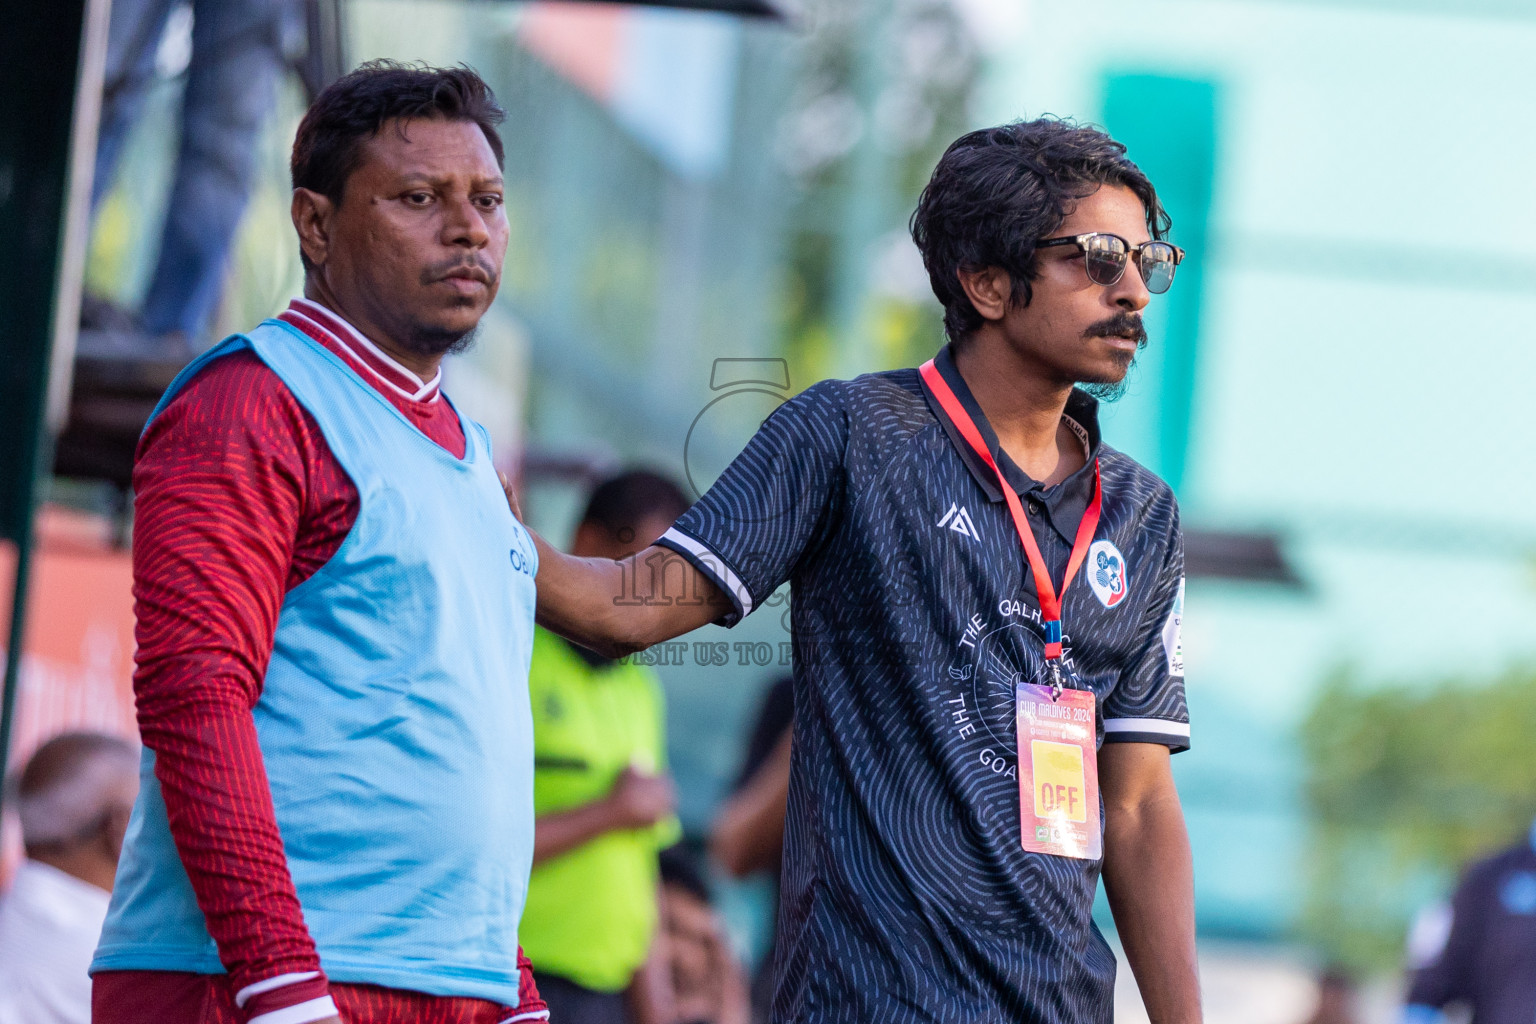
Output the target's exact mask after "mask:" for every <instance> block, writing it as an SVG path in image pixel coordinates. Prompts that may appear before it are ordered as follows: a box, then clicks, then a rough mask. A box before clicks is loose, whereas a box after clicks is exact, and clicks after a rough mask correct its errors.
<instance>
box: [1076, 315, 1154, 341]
mask: <svg viewBox="0 0 1536 1024" xmlns="http://www.w3.org/2000/svg"><path fill="white" fill-rule="evenodd" d="M1083 337H1085V338H1128V339H1130V340H1131V341H1134V342H1136V344H1138V345H1145V344H1146V343H1147V328H1146V325H1145V324H1143V323H1142V322H1141V316H1140V314H1137V313H1116V314H1115V315H1114V316H1112V317H1110V318H1109V319H1108V320H1100V321H1099V322H1098V323H1096V324H1092V325H1090V326H1089V328H1088V329H1087V330H1085V331H1084V332H1083Z"/></svg>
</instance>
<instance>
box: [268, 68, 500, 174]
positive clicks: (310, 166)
mask: <svg viewBox="0 0 1536 1024" xmlns="http://www.w3.org/2000/svg"><path fill="white" fill-rule="evenodd" d="M506 116H507V115H506V112H505V111H504V110H502V109H501V106H500V105H499V104H498V103H497V102H496V95H495V94H494V93H492V92H491V87H490V86H488V85H486V84H485V80H484V79H483V78H481V77H480V76H479V75H478V74H476V73H475V72H474V70H473V69H471V68H468V67H462V66H461V67H456V68H435V67H432V66H431V65H428V64H404V63H401V62H400V61H393V60H372V61H369V62H368V63H366V64H361V65H359V66H358V67H357V68H356V70H353V71H350V72H348V73H347V74H345V75H343V76H342V77H341V78H338V79H337V80H336V81H334V82H332V83H331V84H330V85H328V86H326V88H325V90H324V91H323V92H322V93H320V95H319V96H317V97H315V102H314V103H312V104H310V107H309V110H308V111H306V112H305V114H304V120H302V121H300V122H299V130H298V132H297V133H296V134H295V135H294V138H293V157H292V160H291V161H290V164H289V170H290V172H291V173H292V175H293V187H294V188H307V189H309V190H310V191H312V192H318V193H320V194H321V195H323V196H325V197H327V198H329V199H331V200H332V201H333V202H340V201H341V197H342V192H343V191H344V190H345V189H346V184H347V179H348V178H349V177H351V176H352V172H353V171H355V170H357V165H358V163H359V161H360V160H361V159H362V147H363V142H364V141H365V140H367V139H371V138H373V137H374V136H375V135H377V134H379V132H380V131H382V130H383V128H384V125H385V124H386V123H387V122H389V121H404V120H409V119H411V118H418V117H424V118H440V119H443V120H447V121H473V122H474V123H475V124H476V125H479V127H480V130H481V131H482V132H484V133H485V141H486V142H488V143H490V146H491V152H492V153H494V154H495V155H496V166H497V167H504V166H505V160H506V152H505V150H504V149H503V148H502V144H501V136H500V135H499V134H498V133H497V131H496V126H497V125H499V124H501V122H502V121H504V120H506Z"/></svg>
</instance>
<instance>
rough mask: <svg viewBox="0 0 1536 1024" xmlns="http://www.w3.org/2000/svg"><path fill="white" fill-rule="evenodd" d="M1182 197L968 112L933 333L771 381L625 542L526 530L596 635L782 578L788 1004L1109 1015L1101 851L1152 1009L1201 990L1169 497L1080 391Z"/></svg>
mask: <svg viewBox="0 0 1536 1024" xmlns="http://www.w3.org/2000/svg"><path fill="white" fill-rule="evenodd" d="M1166 227H1167V218H1166V216H1165V215H1164V214H1163V212H1162V209H1161V207H1160V206H1159V204H1158V201H1157V196H1156V193H1155V192H1154V190H1153V188H1152V185H1151V183H1150V182H1149V181H1148V180H1147V179H1146V177H1145V176H1144V175H1143V174H1142V173H1141V171H1140V170H1138V169H1137V168H1136V166H1135V165H1134V164H1132V163H1131V162H1130V161H1129V160H1127V159H1126V157H1125V150H1124V147H1122V146H1121V145H1119V144H1118V143H1116V142H1114V141H1113V140H1112V139H1110V138H1109V137H1108V136H1106V135H1104V134H1102V133H1101V132H1098V131H1095V130H1092V129H1087V128H1079V127H1076V126H1074V125H1072V124H1069V123H1064V122H1059V121H1054V120H1040V121H1032V122H1027V123H1020V124H1012V125H1006V126H1003V127H999V128H993V129H989V130H986V131H980V132H974V133H972V134H970V135H967V136H965V137H964V138H962V139H960V140H959V141H958V142H956V143H955V144H954V145H953V146H951V147H950V149H949V151H948V152H947V153H946V154H945V155H944V157H943V159H942V160H941V161H940V163H939V166H938V168H937V169H936V170H935V171H934V174H933V178H932V180H931V181H930V182H929V184H928V187H927V188H926V189H925V191H924V193H923V197H922V199H921V200H920V202H919V205H918V209H917V212H916V213H915V214H914V216H913V219H912V229H913V237H914V238H915V239H916V241H917V244H918V247H919V248H920V249H921V250H922V253H923V258H924V261H925V263H926V265H927V268H928V271H929V275H930V278H931V280H932V284H933V288H934V291H935V293H936V294H937V295H938V297H939V300H940V301H941V302H942V303H943V304H944V307H945V327H946V331H947V333H948V335H949V339H950V343H949V345H948V346H947V347H946V348H944V349H943V350H942V351H941V352H940V353H939V354H938V355H937V356H936V357H935V358H934V359H933V360H932V361H931V362H930V363H928V364H925V365H924V366H923V367H922V368H921V369H919V370H911V369H908V370H897V371H892V372H888V373H877V374H870V375H867V376H864V377H860V378H858V379H856V380H852V381H823V382H822V383H820V384H817V385H815V386H813V387H811V388H809V389H807V390H806V391H805V392H804V393H802V394H801V395H799V396H797V397H796V398H794V399H792V400H791V401H789V402H787V403H786V404H785V405H784V406H783V407H782V408H780V409H779V410H778V411H777V412H776V413H775V414H774V415H773V416H771V417H770V418H769V419H768V421H767V422H766V423H764V424H763V427H762V429H761V430H760V431H759V432H758V434H757V435H756V436H755V437H754V438H753V439H752V441H751V442H750V443H749V444H748V446H747V448H746V449H745V450H744V451H743V452H742V454H741V455H740V456H739V457H738V458H737V459H736V461H735V462H734V463H733V464H732V465H731V466H730V467H729V468H728V469H727V470H726V472H725V473H724V474H723V475H722V476H721V477H720V479H719V481H718V482H717V483H716V484H715V486H714V487H712V488H711V489H710V491H709V493H707V494H706V495H704V497H703V498H702V499H701V500H700V501H699V503H698V504H697V505H695V506H694V507H693V508H692V509H691V510H690V511H689V512H688V513H686V514H685V515H684V516H683V517H682V518H681V519H680V520H679V521H678V522H677V524H676V526H675V527H674V528H673V529H672V530H671V531H669V532H668V533H667V534H666V535H665V536H664V537H663V538H662V540H661V541H659V542H658V547H656V548H654V549H649V550H647V551H644V552H641V553H640V554H639V555H638V556H636V558H635V560H634V562H633V563H632V564H629V565H624V564H619V563H614V562H599V561H595V560H587V561H583V560H578V559H572V558H569V557H566V556H562V555H561V554H559V553H558V552H556V551H554V550H553V549H551V548H549V547H548V546H547V545H542V544H541V546H540V563H539V565H540V568H539V575H538V581H537V582H538V591H539V598H538V599H539V608H538V613H539V618H540V620H541V621H542V622H544V623H546V624H548V625H549V626H551V627H552V628H554V629H555V630H557V631H559V632H561V633H564V634H565V635H567V636H569V637H570V638H572V639H573V640H575V641H577V642H578V643H582V644H585V645H588V646H591V647H594V648H596V649H599V650H603V651H607V652H611V653H620V652H624V651H633V650H638V649H641V648H644V647H646V646H648V645H650V644H654V643H657V642H659V641H662V640H665V639H668V638H670V637H673V636H676V635H678V634H680V633H684V632H687V631H688V630H690V629H693V628H695V627H697V626H700V625H703V624H704V623H705V622H708V621H711V620H718V621H721V622H723V623H725V624H733V623H735V622H737V621H739V620H740V619H741V618H742V617H744V616H745V615H747V614H748V613H749V612H751V611H752V610H753V608H755V607H756V606H757V605H758V604H760V603H761V602H762V601H763V600H764V599H765V598H767V597H768V595H769V594H771V593H772V592H773V591H774V589H775V588H777V587H778V586H779V585H780V584H782V583H784V582H785V581H788V582H790V584H791V586H792V597H793V626H794V650H795V687H796V692H795V712H796V715H795V734H794V754H793V768H792V777H791V782H790V794H789V815H788V822H787V827H786V837H785V856H784V878H783V896H782V905H781V911H780V926H781V931H780V939H779V950H780V952H779V962H778V965H777V967H778V975H779V977H778V989H777V995H776V998H775V1002H774V1020H775V1021H780V1022H785V1024H788V1022H791V1021H793V1022H795V1024H821V1022H828V1024H830V1022H855V1021H858V1022H871V1024H874V1022H879V1024H904V1022H929V1024H1013V1022H1020V1021H1049V1022H1052V1024H1086V1022H1107V1021H1109V1020H1110V1019H1111V1018H1112V1014H1113V987H1114V972H1115V965H1114V958H1113V956H1112V955H1111V952H1110V950H1109V947H1108V946H1107V945H1106V944H1105V942H1104V939H1103V937H1102V936H1101V935H1100V934H1099V932H1098V930H1097V929H1096V928H1095V926H1094V924H1093V921H1092V916H1091V910H1092V905H1093V898H1094V892H1095V889H1096V886H1097V883H1098V878H1099V875H1100V873H1101V871H1102V873H1103V875H1104V879H1105V887H1106V890H1107V892H1108V895H1109V899H1110V905H1111V908H1112V909H1113V911H1114V915H1115V920H1116V924H1117V926H1118V930H1119V933H1120V937H1121V939H1122V941H1123V942H1124V945H1125V950H1126V955H1127V958H1128V959H1129V961H1130V963H1131V967H1132V969H1133V970H1134V972H1135V975H1136V980H1137V982H1138V984H1139V986H1140V989H1141V993H1142V997H1143V999H1144V1001H1145V1002H1146V1005H1147V1008H1148V1010H1149V1012H1150V1014H1151V1018H1152V1020H1154V1021H1159V1022H1181V1024H1182V1022H1191V1021H1198V1020H1199V1019H1200V1006H1199V992H1198V982H1197V978H1196V968H1195V943H1194V911H1193V880H1192V871H1191V866H1190V854H1189V844H1188V840H1187V838H1186V834H1185V829H1184V821H1183V815H1182V812H1181V810H1180V807H1179V802H1178V796H1177V793H1176V792H1175V790H1174V785H1173V779H1172V775H1171V774H1170V771H1169V754H1170V752H1171V751H1174V750H1181V749H1184V748H1185V747H1187V746H1188V742H1189V740H1188V737H1189V726H1188V714H1187V710H1186V707H1185V702H1184V692H1183V654H1182V651H1181V649H1180V645H1179V620H1180V616H1181V615H1182V612H1183V581H1182V576H1183V550H1182V545H1181V542H1180V535H1179V520H1178V508H1177V505H1176V503H1175V501H1174V497H1173V494H1172V493H1171V491H1170V490H1169V489H1168V487H1167V485H1165V484H1164V483H1162V482H1161V481H1160V480H1158V479H1157V478H1156V477H1154V476H1153V475H1152V474H1151V473H1149V472H1148V471H1147V470H1145V469H1144V468H1142V467H1141V466H1139V465H1137V464H1136V463H1135V462H1133V461H1132V460H1131V459H1129V458H1127V457H1126V456H1125V455H1122V454H1121V453H1119V452H1117V451H1115V450H1113V449H1112V448H1110V447H1109V446H1107V445H1105V444H1102V443H1101V441H1100V438H1099V429H1098V423H1097V418H1096V412H1095V410H1096V407H1097V402H1096V399H1095V398H1094V397H1093V396H1092V394H1091V393H1090V392H1093V391H1098V392H1100V393H1103V392H1104V391H1112V390H1113V389H1114V388H1115V387H1116V386H1118V385H1120V384H1121V382H1123V380H1124V378H1125V375H1126V372H1127V370H1128V369H1129V367H1130V365H1131V362H1132V360H1133V358H1134V356H1135V353H1136V351H1137V349H1138V347H1139V346H1140V345H1142V344H1144V342H1145V332H1144V330H1143V328H1142V323H1141V317H1140V311H1141V310H1142V309H1143V307H1145V306H1146V304H1147V303H1148V301H1149V300H1150V298H1151V294H1152V293H1155V292H1160V291H1163V290H1166V288H1167V287H1168V285H1169V284H1170V283H1171V281H1172V277H1173V272H1174V270H1175V269H1176V267H1177V264H1178V261H1179V259H1180V258H1182V253H1181V252H1180V251H1179V250H1178V249H1176V248H1175V247H1173V246H1171V245H1169V244H1167V243H1166V242H1162V241H1160V239H1161V237H1162V235H1163V233H1164V231H1165V230H1166ZM1079 384H1081V385H1086V388H1079V387H1077V385H1079ZM679 560H681V561H684V562H686V567H685V568H684V569H683V571H682V573H681V574H680V573H679V571H678V568H677V567H676V566H675V565H668V564H666V563H667V562H672V563H676V562H677V561H679ZM680 578H681V585H680V584H679V579H680ZM700 597H703V598H704V600H700V599H699V598H700ZM711 598H712V599H713V603H711V602H710V600H709V599H711ZM722 610H723V614H722ZM1021 749H1022V750H1023V751H1025V753H1024V756H1023V757H1021V756H1020V751H1021ZM1096 784H1097V788H1096ZM1101 798H1102V803H1101V802H1100V801H1101ZM1101 829H1102V830H1101Z"/></svg>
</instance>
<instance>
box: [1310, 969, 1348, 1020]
mask: <svg viewBox="0 0 1536 1024" xmlns="http://www.w3.org/2000/svg"><path fill="white" fill-rule="evenodd" d="M1358 1019H1359V1017H1358V1015H1357V1014H1356V1010H1355V979H1354V978H1353V977H1351V976H1350V975H1349V974H1348V973H1347V972H1345V971H1344V970H1342V969H1340V968H1338V967H1330V968H1328V969H1327V970H1326V971H1324V972H1323V973H1322V975H1321V976H1319V977H1318V979H1317V1007H1316V1009H1314V1010H1313V1011H1312V1016H1310V1017H1308V1018H1307V1022H1306V1024H1356V1021H1357V1020H1358Z"/></svg>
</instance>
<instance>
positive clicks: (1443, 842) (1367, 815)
mask: <svg viewBox="0 0 1536 1024" xmlns="http://www.w3.org/2000/svg"><path fill="white" fill-rule="evenodd" d="M1532 735H1536V666H1529V667H1525V668H1522V669H1519V670H1514V671H1510V672H1509V673H1507V674H1505V675H1503V676H1500V677H1498V678H1496V679H1494V680H1491V681H1488V680H1481V681H1479V680H1460V679H1458V680H1447V681H1445V682H1443V683H1441V684H1439V685H1436V686H1433V687H1430V688H1422V689H1415V688H1404V687H1394V688H1375V687H1366V686H1364V685H1362V684H1361V683H1360V682H1359V680H1358V679H1356V678H1355V677H1354V676H1353V675H1352V674H1351V673H1350V672H1347V671H1341V672H1339V673H1337V674H1336V675H1335V676H1334V678H1333V679H1332V680H1330V682H1329V683H1328V685H1325V686H1323V687H1322V688H1321V689H1320V690H1319V691H1318V696H1317V698H1316V699H1315V701H1314V703H1313V705H1312V707H1311V709H1310V711H1309V713H1308V715H1307V717H1306V720H1305V724H1304V726H1303V732H1302V745H1303V748H1304V753H1305V757H1306V765H1307V781H1306V790H1305V798H1306V801H1307V805H1308V811H1309V812H1310V813H1309V818H1310V820H1311V822H1312V829H1313V837H1312V842H1311V843H1310V844H1308V848H1309V849H1310V851H1311V863H1310V864H1309V865H1308V866H1307V867H1308V896H1307V902H1306V906H1305V907H1304V908H1303V911H1302V917H1301V922H1300V925H1301V930H1302V932H1303V935H1304V936H1305V937H1306V938H1307V939H1308V940H1309V941H1310V942H1311V943H1312V944H1314V945H1315V946H1316V947H1318V948H1319V949H1320V950H1321V951H1322V952H1323V953H1324V954H1325V955H1326V956H1328V957H1330V958H1331V959H1333V960H1335V961H1337V962H1340V963H1343V964H1346V965H1349V966H1351V967H1354V968H1356V969H1360V970H1373V969H1385V968H1395V967H1398V966H1400V965H1401V960H1402V950H1403V939H1404V935H1405V932H1406V930H1407V928H1408V925H1409V923H1410V921H1411V918H1412V915H1413V914H1414V912H1415V911H1416V910H1417V909H1418V908H1419V907H1420V906H1422V905H1423V904H1424V903H1426V902H1428V901H1430V900H1432V899H1435V898H1439V897H1441V896H1443V895H1445V894H1446V893H1447V892H1448V891H1449V888H1450V886H1451V884H1453V880H1454V878H1455V876H1456V874H1457V873H1458V872H1459V871H1460V869H1461V868H1462V867H1463V866H1464V865H1465V864H1466V863H1467V862H1468V861H1471V860H1474V859H1477V858H1479V857H1482V856H1485V855H1487V854H1488V853H1491V852H1493V851H1495V850H1497V849H1499V848H1500V847H1503V846H1506V845H1508V844H1509V843H1511V842H1513V841H1515V839H1516V837H1517V836H1518V835H1519V834H1520V833H1521V832H1522V831H1523V830H1524V829H1525V828H1527V827H1528V826H1529V825H1530V823H1531V819H1532V816H1533V815H1536V744H1533V743H1532V740H1531V737H1532Z"/></svg>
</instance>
